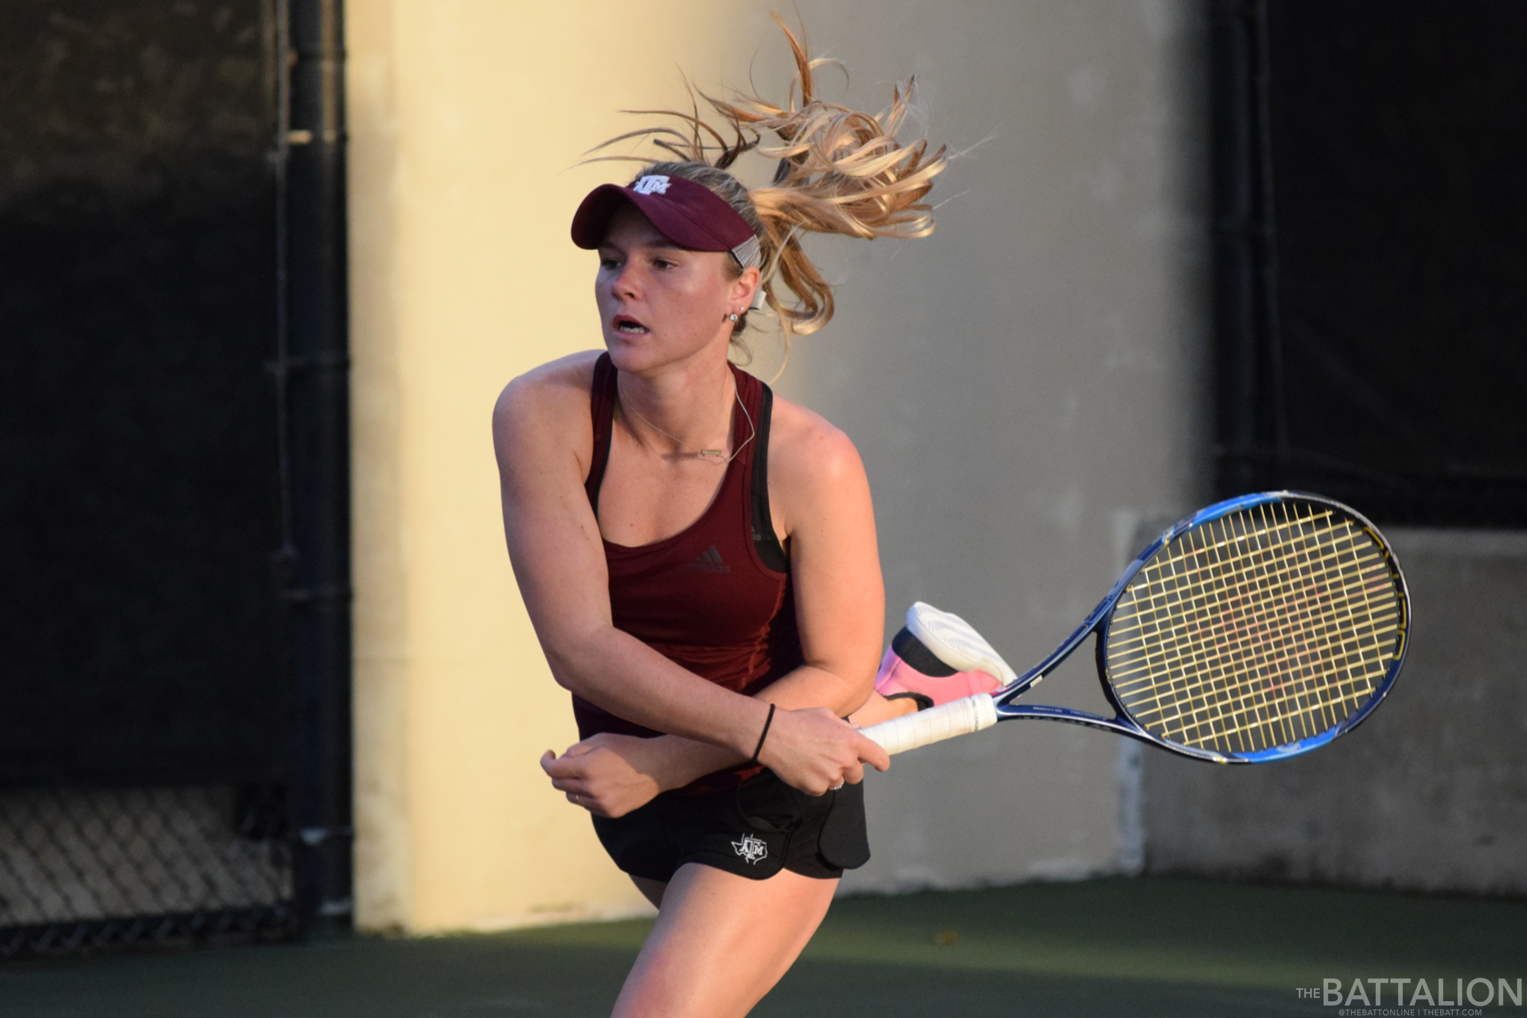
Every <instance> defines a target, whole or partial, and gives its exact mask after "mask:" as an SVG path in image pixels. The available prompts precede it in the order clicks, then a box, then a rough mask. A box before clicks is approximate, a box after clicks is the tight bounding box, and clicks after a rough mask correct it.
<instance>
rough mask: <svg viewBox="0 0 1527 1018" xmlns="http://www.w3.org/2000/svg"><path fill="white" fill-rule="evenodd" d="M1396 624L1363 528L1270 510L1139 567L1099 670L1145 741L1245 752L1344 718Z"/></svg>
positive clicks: (1390, 588)
mask: <svg viewBox="0 0 1527 1018" xmlns="http://www.w3.org/2000/svg"><path fill="white" fill-rule="evenodd" d="M1404 623H1405V620H1404V618H1403V602H1402V599H1401V597H1400V595H1399V593H1398V590H1397V586H1396V582H1395V579H1394V577H1393V575H1392V573H1391V567H1390V563H1389V560H1388V557H1387V555H1386V553H1385V551H1384V549H1383V547H1382V546H1381V545H1380V544H1379V543H1378V542H1377V541H1376V540H1375V539H1374V538H1373V537H1372V536H1371V535H1370V534H1369V533H1368V531H1367V530H1366V529H1364V528H1362V527H1360V526H1359V525H1357V524H1356V523H1354V522H1353V521H1351V520H1348V519H1346V518H1345V517H1341V516H1338V515H1336V514H1335V513H1333V512H1332V511H1331V510H1330V509H1328V508H1326V507H1324V506H1318V505H1306V504H1295V505H1293V506H1290V505H1289V504H1288V503H1275V504H1273V505H1272V506H1265V505H1264V506H1259V507H1256V508H1255V509H1252V510H1247V511H1243V512H1240V513H1235V514H1232V515H1230V516H1227V517H1224V518H1222V519H1219V520H1215V521H1213V522H1211V523H1209V524H1207V525H1204V526H1200V527H1197V528H1194V529H1193V530H1190V531H1188V532H1186V533H1184V534H1182V535H1180V536H1179V537H1178V538H1177V539H1176V540H1174V541H1172V542H1171V543H1169V544H1167V545H1165V546H1164V547H1163V548H1162V549H1161V550H1160V551H1158V552H1157V554H1156V555H1155V556H1153V557H1152V559H1151V560H1150V561H1149V562H1147V563H1146V565H1145V566H1143V567H1142V568H1141V570H1140V572H1139V573H1138V574H1137V575H1136V577H1135V579H1134V581H1133V582H1132V583H1131V584H1130V586H1129V588H1128V589H1127V590H1126V591H1125V593H1124V595H1123V596H1121V597H1120V599H1119V601H1118V604H1117V605H1116V607H1115V609H1114V614H1113V618H1112V620H1111V622H1110V626H1109V631H1108V643H1107V672H1108V677H1109V681H1110V684H1111V685H1112V687H1113V689H1114V691H1115V693H1116V695H1117V696H1118V698H1119V700H1120V703H1121V705H1122V706H1123V707H1124V708H1125V710H1126V712H1127V713H1129V714H1130V715H1131V716H1132V717H1133V718H1134V719H1135V720H1136V721H1137V722H1139V723H1140V724H1141V726H1142V727H1144V728H1145V729H1146V730H1147V731H1150V732H1151V733H1152V734H1154V735H1157V736H1158V737H1160V738H1163V739H1167V740H1169V741H1171V742H1174V743H1177V744H1179V745H1186V746H1192V747H1195V748H1204V749H1212V750H1215V751H1217V752H1235V753H1246V752H1255V751H1258V750H1262V749H1268V748H1271V747H1275V746H1282V745H1287V744H1289V743H1293V742H1297V741H1299V740H1301V739H1304V738H1308V737H1310V736H1313V735H1317V734H1319V733H1321V732H1324V731H1327V730H1329V729H1330V728H1333V727H1335V726H1336V725H1338V724H1340V723H1341V722H1342V721H1343V720H1345V719H1346V718H1347V717H1350V716H1351V715H1352V713H1353V712H1354V711H1356V710H1358V709H1359V708H1360V707H1361V706H1362V704H1363V703H1365V702H1366V701H1367V699H1368V698H1369V697H1371V696H1372V694H1373V692H1374V690H1375V689H1376V688H1377V686H1378V684H1379V683H1380V682H1381V681H1382V679H1383V677H1384V675H1385V674H1386V672H1387V669H1388V666H1389V662H1390V661H1391V660H1392V659H1393V657H1394V655H1395V653H1396V652H1397V649H1398V636H1399V633H1400V632H1401V630H1402V629H1403V626H1404Z"/></svg>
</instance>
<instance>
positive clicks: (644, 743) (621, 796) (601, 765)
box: [541, 733, 662, 817]
mask: <svg viewBox="0 0 1527 1018" xmlns="http://www.w3.org/2000/svg"><path fill="white" fill-rule="evenodd" d="M652 742H653V740H651V739H638V738H635V737H633V736H630V735H612V734H609V733H601V734H599V735H595V736H592V737H590V738H587V739H584V740H583V741H582V742H578V743H574V744H573V745H571V746H569V747H568V749H567V752H565V753H563V754H562V755H561V756H557V755H556V754H555V753H553V752H551V751H550V750H547V751H546V753H545V755H543V756H542V757H541V769H542V770H544V771H545V772H546V774H547V776H548V777H550V778H551V785H552V787H553V788H555V789H556V790H557V791H559V792H562V793H563V794H565V795H566V796H567V801H568V802H570V803H572V804H574V805H575V806H582V807H583V808H584V809H586V810H588V811H589V812H590V813H592V814H594V815H595V816H601V817H619V816H625V815H626V814H627V813H629V812H631V811H632V810H634V809H636V808H638V807H640V806H644V805H646V804H647V803H648V802H651V801H652V799H653V797H654V796H656V795H657V794H658V792H660V791H662V787H661V786H660V784H659V782H658V779H657V777H656V776H655V775H656V771H657V768H656V767H655V766H654V765H655V763H656V761H654V760H649V759H647V758H648V757H649V756H651V755H652V754H651V752H650V751H651V750H652V749H653V748H654V747H653V746H652V745H651V743H652Z"/></svg>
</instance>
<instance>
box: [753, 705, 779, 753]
mask: <svg viewBox="0 0 1527 1018" xmlns="http://www.w3.org/2000/svg"><path fill="white" fill-rule="evenodd" d="M773 723H774V704H772V703H771V704H769V716H768V717H766V718H764V730H763V734H762V735H760V736H759V737H758V748H757V749H755V750H753V755H752V756H751V757H749V758H748V763H757V762H758V754H759V753H762V752H763V743H764V740H765V739H767V738H768V737H769V726H770V725H772V724H773Z"/></svg>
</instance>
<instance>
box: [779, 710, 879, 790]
mask: <svg viewBox="0 0 1527 1018" xmlns="http://www.w3.org/2000/svg"><path fill="white" fill-rule="evenodd" d="M758 762H759V763H761V764H763V765H764V766H765V767H768V768H769V769H770V770H771V771H773V772H774V773H775V774H776V775H778V776H779V779H780V780H781V781H783V782H784V783H785V784H787V785H789V786H790V787H792V788H798V789H800V790H801V791H802V792H805V793H806V794H808V795H823V794H825V793H826V792H828V791H829V790H831V789H833V788H837V787H840V786H841V785H844V784H850V785H856V784H858V783H859V782H861V781H863V780H864V765H865V764H869V765H870V766H871V767H874V768H875V769H876V770H879V771H883V770H886V769H887V768H888V767H890V766H891V758H890V756H889V755H888V754H887V753H886V751H885V750H884V749H883V748H881V746H880V745H879V743H877V742H875V741H874V740H873V739H870V738H867V737H865V736H864V735H861V734H860V733H859V731H858V730H857V729H855V728H854V726H852V725H850V724H849V723H848V722H846V721H844V720H843V719H842V718H840V717H838V716H837V715H835V714H833V712H832V711H830V710H827V709H826V708H823V707H813V708H810V709H808V710H784V709H779V710H776V711H775V712H774V720H773V722H772V723H771V724H770V725H769V734H768V735H767V736H766V737H765V738H764V744H763V748H762V750H760V751H759V754H758Z"/></svg>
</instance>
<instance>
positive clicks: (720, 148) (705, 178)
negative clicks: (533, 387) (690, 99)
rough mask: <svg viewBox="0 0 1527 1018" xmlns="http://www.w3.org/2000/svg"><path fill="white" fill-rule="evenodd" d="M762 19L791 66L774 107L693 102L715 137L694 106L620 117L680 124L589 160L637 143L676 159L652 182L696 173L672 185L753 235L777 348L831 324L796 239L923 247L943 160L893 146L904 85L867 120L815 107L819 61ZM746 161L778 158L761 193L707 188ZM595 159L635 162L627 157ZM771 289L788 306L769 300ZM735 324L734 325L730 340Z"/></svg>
mask: <svg viewBox="0 0 1527 1018" xmlns="http://www.w3.org/2000/svg"><path fill="white" fill-rule="evenodd" d="M774 20H775V22H776V23H778V24H779V27H780V29H781V30H782V31H783V32H784V33H785V38H786V39H787V40H788V41H789V44H790V49H791V52H792V54H793V55H794V57H795V67H796V78H795V80H794V81H793V82H792V83H791V85H790V88H789V92H788V95H787V97H786V100H785V102H784V103H783V104H782V105H781V104H774V103H769V102H767V101H765V100H764V99H762V98H759V97H758V96H755V95H748V94H745V93H738V94H736V95H734V96H733V97H732V99H731V101H726V100H722V99H714V98H711V97H710V96H705V95H703V94H702V96H701V97H702V98H704V99H705V101H706V102H707V103H708V104H709V105H710V107H711V108H712V109H713V110H714V111H715V113H716V114H717V115H718V116H719V117H720V119H721V121H722V122H723V125H724V127H723V129H722V130H718V129H717V128H716V127H713V126H712V125H711V124H709V123H707V122H706V121H705V120H704V119H703V118H702V117H701V116H700V111H699V105H698V102H696V103H694V104H693V109H692V112H689V113H684V112H680V111H676V110H631V111H627V112H632V113H638V114H646V115H653V116H662V117H669V118H674V119H677V120H678V121H679V122H680V124H681V125H682V126H681V127H673V126H667V125H663V126H656V127H648V128H641V129H638V130H635V131H628V132H626V133H625V134H622V135H619V136H618V137H615V138H611V139H610V140H609V141H607V142H605V143H603V144H602V145H599V146H597V147H596V148H595V149H592V150H591V151H593V152H597V151H599V150H602V149H605V148H607V147H608V146H610V145H613V144H615V143H616V142H619V141H624V140H627V139H631V138H643V139H645V140H647V141H649V142H651V143H652V144H653V145H655V146H656V147H658V148H660V149H662V150H663V151H664V152H666V153H668V154H670V155H672V156H676V157H678V159H679V160H680V163H678V164H675V163H665V164H663V165H664V166H665V169H664V170H663V171H660V172H674V168H675V167H676V166H679V165H682V164H685V163H688V164H698V165H696V166H695V167H694V172H685V173H682V175H683V176H686V177H689V178H690V179H694V180H697V181H698V182H699V183H703V184H705V185H706V186H707V187H710V188H711V190H712V191H714V192H716V193H717V194H719V195H721V197H723V198H725V199H726V200H727V201H728V202H730V203H731V205H732V207H733V208H734V209H736V210H737V212H738V213H739V214H740V215H742V217H743V218H744V219H745V220H746V221H747V222H748V224H749V225H751V226H753V228H754V231H755V232H756V233H757V234H758V236H759V241H760V242H761V244H762V248H763V258H764V264H763V274H764V284H763V285H764V293H765V299H766V300H767V301H768V304H769V306H770V307H772V308H773V309H774V311H775V313H776V314H778V315H779V317H780V321H781V322H782V323H783V324H784V328H785V332H786V340H787V342H788V338H789V335H790V334H791V333H798V334H805V333H810V332H815V331H816V330H817V329H820V328H821V327H822V326H824V325H826V324H827V323H828V322H829V321H830V320H831V319H832V316H833V297H832V286H831V284H829V283H828V282H827V281H826V280H825V279H824V278H823V277H822V274H821V272H820V271H819V270H818V269H817V267H816V265H815V264H813V263H812V261H811V259H810V258H809V257H808V256H807V255H806V252H805V251H804V250H803V249H802V247H801V234H802V233H835V234H840V235H843V236H848V237H859V238H862V239H865V240H871V239H874V238H876V237H895V238H902V239H906V238H912V237H926V236H927V235H928V234H930V233H932V232H933V226H934V223H933V209H932V207H931V206H930V205H928V204H926V203H925V202H924V201H923V199H924V197H925V196H926V195H927V194H928V190H929V188H931V187H932V186H933V178H934V177H935V176H937V175H938V174H939V173H941V172H942V171H943V169H944V167H945V166H946V165H947V164H948V157H947V156H946V155H945V148H944V147H943V146H940V147H939V148H938V150H937V151H935V152H932V153H931V154H930V153H929V152H928V143H927V141H926V140H918V141H916V142H915V143H912V144H910V145H903V144H901V143H900V142H899V141H898V140H897V138H896V135H897V132H898V131H899V130H900V129H901V128H902V126H903V125H904V123H905V121H906V119H907V115H908V113H909V112H910V109H911V99H912V94H913V82H912V80H910V79H909V80H908V81H907V83H906V85H905V86H898V87H896V88H895V89H894V90H893V92H892V96H891V105H890V106H889V107H887V108H886V109H884V110H882V111H881V112H880V113H879V114H876V115H874V116H871V115H870V114H868V113H861V112H859V111H856V110H852V109H849V108H848V107H846V106H841V105H838V104H836V103H830V102H826V101H824V100H821V99H818V98H817V96H816V70H817V68H819V67H821V66H822V65H824V64H826V63H831V61H826V60H822V59H812V57H811V56H810V53H809V52H808V50H807V47H806V42H805V32H804V31H802V32H801V34H800V35H799V36H797V35H796V33H794V32H792V31H791V30H790V29H789V28H788V27H787V26H786V25H785V23H784V22H783V21H782V20H780V18H779V16H778V15H775V16H774ZM693 94H694V93H693V91H692V92H691V96H693ZM797 99H798V101H797ZM723 131H724V132H725V133H723ZM728 136H730V137H728ZM748 152H756V153H757V154H759V155H761V156H764V157H767V158H770V159H774V160H778V164H777V167H776V170H775V175H774V180H773V182H772V183H771V184H769V185H767V186H764V187H758V188H753V189H751V190H745V189H743V188H742V187H741V186H740V185H738V186H736V187H731V186H725V184H724V182H720V181H718V180H717V178H716V176H715V175H716V174H717V173H718V172H721V171H725V170H727V169H728V168H729V167H731V166H732V164H733V163H734V162H736V160H737V159H738V158H739V157H741V156H742V155H744V154H745V153H748ZM596 158H606V159H629V160H632V161H644V160H642V159H641V157H639V156H603V157H596ZM707 171H708V172H707ZM642 172H643V173H648V172H652V168H651V167H650V166H649V167H647V168H644V169H643V171H642ZM726 176H727V177H729V178H730V174H726ZM730 179H731V180H732V181H733V182H735V178H730ZM718 185H719V186H718ZM739 271H740V270H739ZM779 283H783V284H784V286H785V288H787V289H788V290H789V291H790V293H791V294H792V295H793V296H794V299H793V300H791V301H789V302H787V301H785V300H783V299H782V298H781V296H780V293H779V286H778V284H779ZM743 324H744V323H742V322H739V323H738V325H739V328H738V331H739V332H740V331H741V327H742V325H743Z"/></svg>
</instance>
